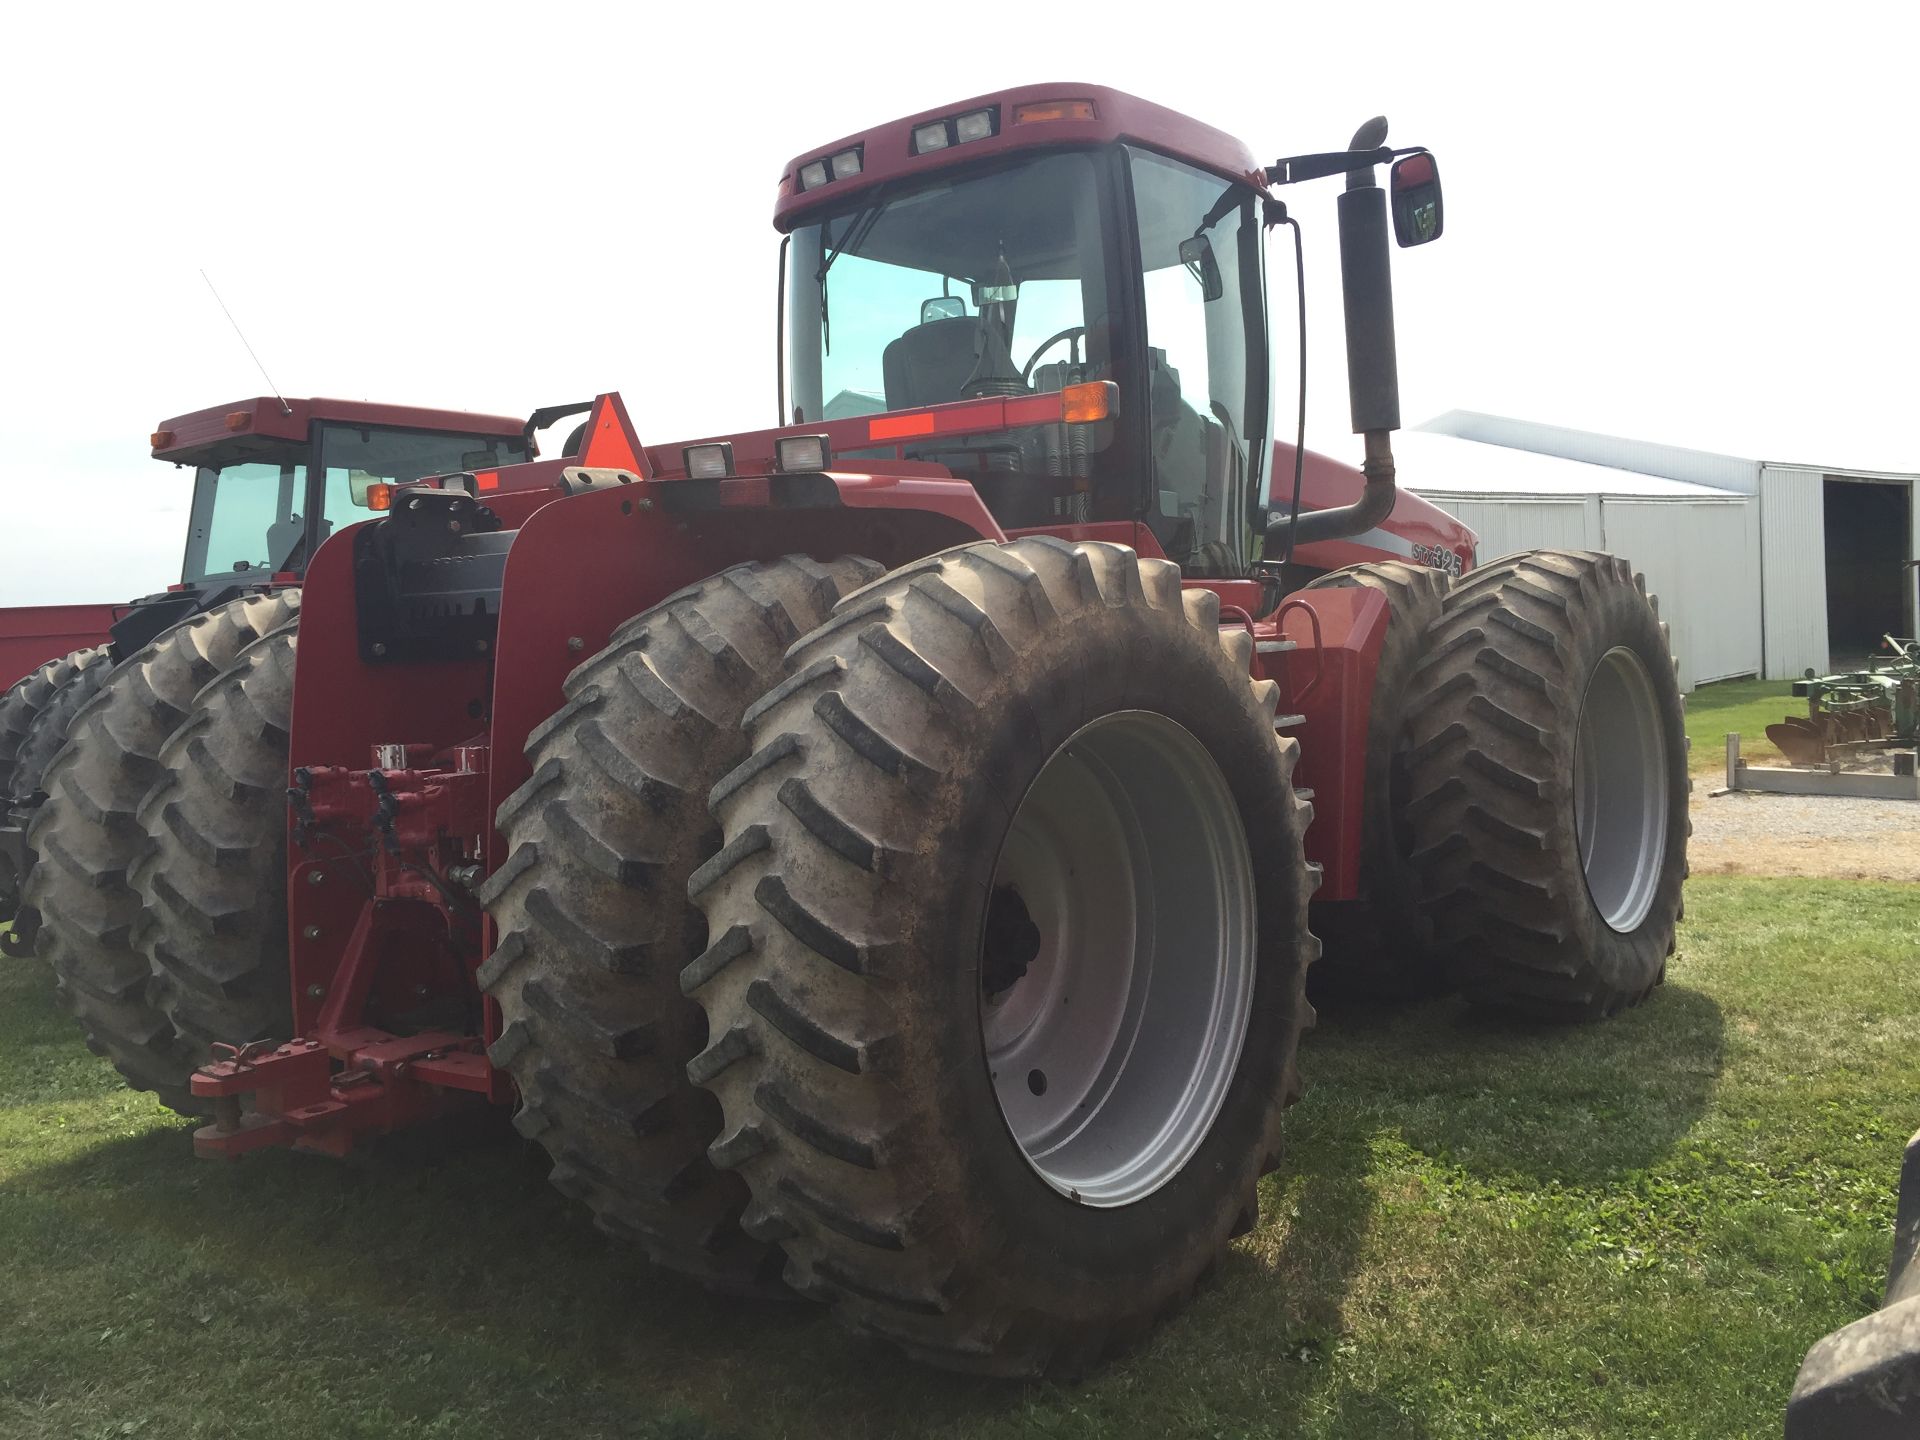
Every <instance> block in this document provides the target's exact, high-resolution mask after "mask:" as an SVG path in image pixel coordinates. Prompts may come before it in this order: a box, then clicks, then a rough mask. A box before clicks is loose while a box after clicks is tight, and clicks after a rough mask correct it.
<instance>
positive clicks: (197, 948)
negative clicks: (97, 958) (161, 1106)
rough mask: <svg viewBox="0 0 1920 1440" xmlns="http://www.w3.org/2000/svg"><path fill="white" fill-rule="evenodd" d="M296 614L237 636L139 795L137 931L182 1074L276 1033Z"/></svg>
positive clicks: (288, 1000)
mask: <svg viewBox="0 0 1920 1440" xmlns="http://www.w3.org/2000/svg"><path fill="white" fill-rule="evenodd" d="M298 628H299V622H298V621H297V620H296V621H294V622H293V623H291V624H288V625H285V626H282V627H281V628H280V629H278V630H275V631H273V632H272V633H270V634H268V635H265V636H263V637H261V638H260V639H258V640H256V641H254V642H253V643H252V644H251V645H249V646H247V647H246V648H245V649H243V650H241V651H240V652H239V654H238V655H236V656H235V657H234V659H233V663H232V664H231V665H229V666H228V667H227V668H226V669H225V670H224V671H222V672H221V673H220V675H219V676H217V677H216V678H215V679H214V680H213V681H212V682H211V683H210V684H208V685H207V686H206V687H205V688H204V689H202V690H201V692H200V694H199V695H198V696H197V697H196V698H195V700H194V702H193V709H192V711H191V712H190V713H189V714H188V716H187V718H186V720H185V721H184V722H183V723H182V724H181V725H180V727H179V728H178V729H176V730H175V731H174V732H173V734H172V735H170V736H168V737H167V741H166V744H165V745H164V746H163V747H162V748H161V751H160V776H159V779H158V780H157V781H156V782H155V784H154V785H153V788H152V789H150V790H148V792H147V796H146V799H145V800H144V801H143V802H142V803H141V805H140V810H139V818H140V823H141V825H142V827H143V828H144V829H145V830H146V833H147V841H148V844H147V848H146V853H145V854H144V855H143V856H142V857H141V858H140V859H139V860H138V861H137V862H136V863H135V864H134V867H133V873H132V880H133V888H134V889H135V890H136V891H138V892H139V895H140V901H141V907H142V908H141V917H140V920H139V922H138V924H136V926H135V927H134V944H135V947H136V948H137V949H138V950H139V952H140V953H141V954H142V955H143V956H144V957H145V958H146V962H147V966H148V968H149V969H150V971H151V972H152V975H153V980H152V983H151V994H152V997H153V1003H154V1005H155V1006H156V1008H158V1009H159V1011H160V1013H161V1014H162V1015H164V1016H165V1017H166V1019H167V1023H168V1024H169V1025H170V1026H171V1027H172V1029H173V1032H174V1035H175V1037H176V1040H177V1042H178V1048H177V1053H178V1055H179V1056H180V1060H181V1063H182V1064H183V1065H185V1066H186V1074H187V1075H191V1073H192V1069H193V1067H195V1066H198V1065H201V1064H204V1063H205V1062H206V1061H207V1060H208V1059H210V1058H212V1047H213V1046H214V1044H216V1043H224V1044H229V1045H245V1044H250V1043H252V1042H253V1041H256V1040H267V1039H274V1040H284V1039H286V1038H288V1037H289V1036H290V1034H291V1033H292V1028H293V999H292V995H291V993H290V991H289V988H288V985H289V981H288V957H287V741H288V736H289V733H290V730H291V727H292V721H293V662H294V652H295V648H296V646H297V644H298Z"/></svg>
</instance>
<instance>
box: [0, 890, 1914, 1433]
mask: <svg viewBox="0 0 1920 1440" xmlns="http://www.w3.org/2000/svg"><path fill="white" fill-rule="evenodd" d="M1689 897H1690V903H1689V907H1688V914H1689V918H1688V922H1687V924H1686V926H1685V928H1684V929H1683V931H1682V953H1681V956H1680V958H1679V959H1678V961H1677V962H1676V963H1675V964H1674V966H1673V968H1672V971H1671V975H1670V979H1669V983H1668V984H1667V985H1666V987H1665V988H1664V990H1662V991H1660V992H1658V993H1657V994H1656V996H1655V998H1654V999H1653V1000H1652V1001H1650V1002H1649V1003H1648V1004H1647V1005H1645V1006H1643V1007H1642V1008H1640V1009H1639V1010H1637V1011H1635V1012H1633V1013H1630V1014H1628V1015H1626V1016H1624V1017H1623V1018H1621V1019H1619V1020H1616V1021H1614V1022H1612V1023H1611V1024H1608V1025H1603V1026H1594V1027H1588V1028H1581V1029H1573V1030H1562V1031H1555V1032H1540V1031H1536V1030H1531V1029H1527V1028H1522V1027H1516V1026H1510V1025H1507V1024H1505V1023H1502V1022H1498V1021H1493V1020H1488V1019H1485V1018H1482V1017H1479V1016H1476V1015H1474V1014H1471V1013H1469V1012H1467V1011H1466V1010H1465V1009H1464V1008H1462V1007H1461V1006H1459V1005H1458V1004H1457V1003H1455V1002H1452V1001H1440V1002H1435V1003H1432V1004H1428V1005H1424V1006H1420V1007H1416V1008H1413V1009H1409V1010H1404V1011H1400V1012H1397V1013H1392V1014H1378V1013H1352V1014H1338V1013H1336V1014H1331V1015H1328V1016H1326V1017H1325V1018H1324V1019H1323V1022H1322V1024H1321V1026H1320V1028H1319V1029H1318V1030H1317V1031H1315V1032H1314V1033H1313V1034H1312V1035H1311V1036H1310V1037H1309V1038H1308V1042H1307V1048H1306V1054H1305V1059H1304V1067H1303V1068H1304V1069H1305V1071H1306V1075H1307V1080H1308V1085H1309V1092H1308V1098H1307V1099H1306V1100H1305V1101H1304V1102H1303V1103H1302V1104H1301V1105H1300V1106H1299V1107H1298V1108H1297V1109H1296V1110H1294V1111H1293V1118H1292V1125H1291V1137H1292V1139H1291V1152H1290V1155H1289V1159H1288V1164H1287V1167H1286V1169H1285V1171H1284V1172H1283V1173H1282V1174H1281V1175H1280V1176H1277V1177H1275V1178H1274V1179H1273V1180H1271V1181H1269V1182H1268V1185H1269V1187H1270V1188H1269V1191H1268V1193H1267V1195H1266V1196H1265V1199H1266V1202H1267V1204H1266V1213H1265V1216H1264V1218H1263V1223H1262V1225H1261V1226H1260V1228H1259V1229H1258V1230H1257V1231H1255V1232H1254V1233H1253V1234H1252V1235H1250V1236H1248V1237H1246V1238H1245V1239H1243V1240H1242V1241H1240V1242H1239V1244H1238V1245H1237V1246H1236V1248H1235V1250H1234V1252H1233V1254H1232V1257H1231V1259H1230V1260H1229V1261H1228V1263H1227V1264H1226V1265H1225V1266H1224V1267H1223V1269H1222V1271H1221V1273H1220V1274H1219V1275H1218V1277H1217V1278H1216V1280H1215V1281H1214V1282H1213V1283H1212V1284H1211V1285H1209V1286H1208V1287H1206V1288H1205V1289H1204V1290H1203V1292H1202V1294H1201V1295H1200V1297H1199V1299H1198V1300H1197V1302H1196V1304H1195V1305H1194V1306H1193V1307H1192V1309H1190V1310H1189V1311H1188V1312H1186V1314H1184V1315H1183V1316H1182V1317H1180V1318H1178V1319H1176V1320H1175V1321H1174V1322H1172V1323H1171V1324H1170V1325H1168V1326H1166V1327H1164V1328H1163V1329H1162V1330H1161V1331H1160V1332H1159V1333H1158V1335H1157V1336H1156V1337H1155V1338H1154V1339H1153V1340H1152V1341H1151V1342H1150V1343H1149V1344H1148V1345H1147V1346H1146V1348H1145V1349H1144V1350H1142V1351H1140V1352H1139V1353H1137V1354H1135V1355H1134V1356H1132V1357H1130V1358H1128V1359H1125V1360H1123V1361H1120V1362H1118V1363H1115V1364H1113V1365H1111V1366H1109V1367H1108V1368H1106V1369H1105V1370H1103V1371H1101V1372H1100V1373H1098V1374H1097V1375H1096V1376H1095V1377H1094V1378H1093V1379H1092V1380H1090V1381H1088V1382H1087V1383H1085V1384H1083V1385H1080V1386H1077V1387H1071V1388H1066V1387H1057V1386H1052V1385H1030V1386H1016V1385H1006V1384H996V1383H986V1382H974V1381H966V1380H961V1379H957V1378H953V1377H949V1376H945V1375H941V1374H937V1373H934V1372H930V1371H927V1370H923V1369H920V1368H916V1367H913V1366H910V1365H908V1364H906V1363H905V1362H903V1361H901V1360H899V1359H897V1358H895V1357H894V1356H893V1355H892V1354H891V1352H888V1351H886V1350H883V1349H879V1348H877V1347H875V1346H872V1345H870V1344H868V1343H865V1342H861V1341H856V1340H854V1339H852V1338H850V1337H848V1336H846V1335H845V1334H843V1333H842V1332H841V1331H839V1330H838V1329H837V1328H836V1327H835V1325H834V1324H833V1323H832V1322H831V1320H830V1319H828V1318H827V1317H826V1316H825V1315H824V1314H823V1313H821V1312H818V1311H816V1310H814V1309H812V1308H809V1307H806V1306H803V1305H798V1304H796V1305H792V1306H784V1307H783V1306H767V1305H759V1306H756V1305H751V1304H746V1303H740V1302H728V1301H721V1300H716V1299H711V1298H708V1297H707V1296H705V1295H703V1294H702V1293H701V1292H700V1291H699V1290H697V1289H696V1288H694V1287H693V1286H691V1285H689V1284H685V1283H681V1282H679V1281H676V1280H674V1279H672V1278H670V1277H662V1276H658V1275H652V1274H649V1273H648V1272H647V1271H646V1270H645V1269H644V1268H643V1267H642V1266H640V1265H638V1264H636V1263H635V1262H634V1260H633V1259H632V1258H631V1257H629V1256H627V1255H625V1254H623V1253H622V1252H621V1251H620V1250H618V1249H616V1248H613V1247H612V1246H611V1244H610V1243H609V1242H605V1241H603V1240H602V1239H601V1238H600V1237H599V1236H598V1235H597V1234H596V1233H595V1232H594V1231H593V1230H592V1229H591V1228H590V1227H589V1226H588V1225H587V1224H585V1223H584V1222H583V1221H582V1219H581V1218H580V1216H579V1214H578V1213H577V1212H576V1211H575V1210H574V1209H573V1208H572V1207H571V1206H570V1205H569V1204H568V1203H567V1202H565V1201H564V1200H563V1199H562V1198H561V1197H560V1196H559V1195H558V1194H556V1193H554V1192H552V1191H551V1190H550V1189H549V1188H548V1186H547V1185H546V1184H545V1181H544V1178H543V1176H544V1167H543V1166H542V1164H541V1163H540V1162H539V1160H538V1158H537V1157H536V1156H535V1154H534V1153H533V1151H532V1148H531V1147H529V1146H524V1145H521V1144H519V1143H518V1142H516V1141H513V1140H512V1139H511V1137H510V1135H509V1136H508V1137H507V1138H505V1139H491V1140H484V1141H470V1142H468V1143H466V1144H464V1145H453V1146H448V1145H439V1146H436V1145H435V1144H434V1142H432V1141H431V1140H427V1139H422V1138H420V1137H412V1138H409V1139H406V1140H401V1141H396V1142H392V1148H391V1152H390V1153H388V1154H386V1155H384V1156H381V1157H379V1158H378V1159H377V1161H375V1160H369V1161H367V1162H363V1163H350V1164H338V1163H333V1162H329V1161H325V1160H320V1159H315V1158H310V1157H302V1156H294V1155H289V1154H267V1155H263V1156H258V1157H254V1158H252V1159H250V1160H247V1161H245V1162H242V1163H240V1164H237V1165H230V1166H217V1165H214V1164H211V1163H208V1162H204V1161H196V1160H194V1159H193V1158H192V1155H191V1153H190V1146H189V1143H188V1136H187V1130H186V1128H185V1126H184V1124H183V1123H182V1122H178V1121H176V1120H173V1119H171V1118H169V1117H168V1116H167V1115H166V1114H165V1113H163V1112H162V1111H161V1110H160V1109H159V1108H158V1107H157V1106H156V1105H155V1104H154V1103H153V1102H152V1101H151V1100H149V1099H148V1098H146V1097H143V1096H135V1095H133V1094H131V1093H129V1092H127V1091H125V1090H123V1089H121V1088H120V1086H119V1085H118V1083H117V1082H116V1080H115V1078H114V1076H113V1075H112V1074H111V1073H110V1072H109V1071H108V1069H107V1068H106V1066H105V1065H104V1064H102V1063H101V1062H99V1061H97V1060H95V1059H93V1058H92V1057H90V1056H89V1055H88V1054H87V1053H86V1052H85V1050H84V1049H82V1047H81V1046H80V1044H79V1043H78V1040H77V1039H76V1037H75V1036H74V1035H72V1034H71V1033H70V1032H69V1029H68V1025H67V1022H66V1021H65V1019H64V1017H62V1016H60V1015H59V1014H58V1013H57V1012H56V1011H55V1009H54V1006H53V1002H52V996H51V987H50V985H49V983H48V981H47V980H46V978H45V976H44V975H43V974H42V973H41V971H40V970H39V969H38V968H37V967H34V966H29V965H25V964H8V965H5V966H4V969H0V1256H4V1257H5V1259H4V1261H3V1262H0V1263H3V1264H4V1272H3V1273H0V1434H4V1435H6V1436H8V1437H10V1440H12V1437H18V1440H29V1437H42V1436H45V1437H52V1436H61V1437H69V1436H82V1437H95V1436H98V1437H105V1436H116V1437H117V1436H126V1435H135V1436H150V1437H169V1440H171V1437H176V1436H180V1437H189V1436H206V1437H213V1436H219V1437H227V1436H266V1435H274V1436H284V1435H285V1434H286V1433H288V1432H289V1430H291V1429H293V1428H296V1427H297V1428H298V1429H300V1430H301V1431H303V1432H304V1433H305V1434H308V1435H324V1436H327V1437H358V1436H367V1437H372V1436H380V1437H390V1436H404V1437H424V1436H448V1437H454V1436H458V1437H462V1440H469V1437H489V1436H496V1435H499V1436H515V1437H519V1436H542V1435H561V1434H569V1435H577V1436H581V1437H591V1436H632V1437H643V1440H669V1437H672V1440H694V1437H706V1436H733V1435H739V1436H809V1435H831V1436H834V1437H836V1440H838V1437H863V1436H894V1435H920V1434H925V1435H935V1436H946V1437H1013V1436H1026V1435H1043V1436H1089V1437H1092V1436H1129V1435H1141V1436H1153V1437H1156V1440H1159V1437H1173V1436H1207V1437H1225V1436H1243V1435H1249V1436H1250V1435H1269V1434H1273V1435H1288V1436H1293V1435H1300V1436H1320V1437H1342V1440H1346V1437H1372V1436H1386V1437H1398V1436H1405V1437H1427V1436H1431V1437H1455V1436H1461V1437H1467V1436H1500V1437H1509V1436H1529V1437H1530V1436H1591V1437H1609V1440H1612V1437H1625V1436H1632V1437H1642V1436H1672V1437H1686V1440H1699V1437H1715V1436H1748V1435H1754V1436H1772V1435H1777V1434H1778V1433H1779V1425H1780V1414H1781V1409H1782V1406H1783V1405H1784V1403H1785V1400H1786V1395H1787V1391H1788V1389H1789V1387H1790V1386H1791V1384H1792V1380H1793V1375H1794V1372H1795V1370H1796V1368H1797V1367H1798V1364H1799V1361H1800V1357H1801V1355H1802V1353H1803V1352H1804V1351H1805V1350H1806V1348H1807V1346H1808V1345H1809V1344H1810V1343H1811V1342H1812V1341H1813V1340H1814V1339H1816V1338H1817V1337H1819V1336H1820V1335H1822V1334H1824V1333H1825V1332H1826V1331H1828V1330H1830V1329H1832V1328H1833V1327H1835V1326H1837V1325H1839V1324H1842V1323H1844V1322H1846V1321H1849V1320H1852V1319H1855V1318H1857V1317H1858V1316H1859V1315H1861V1314H1862V1313H1864V1312H1865V1311H1866V1310H1868V1309H1870V1308H1872V1306H1873V1305H1875V1304H1876V1303H1877V1301H1878V1296H1879V1288H1880V1284H1881V1281H1882V1278H1883V1274H1884V1268H1885V1265H1886V1262H1887V1254H1888V1247H1889V1231H1890V1226H1891V1221H1892V1215H1893V1186H1894V1182H1895V1176H1896V1168H1897V1163H1898V1160H1899V1154H1900V1146H1901V1144H1902V1142H1903V1141H1904V1140H1905V1139H1906V1137H1907V1135H1908V1133H1909V1132H1910V1131H1912V1129H1913V1128H1914V1126H1915V1124H1916V1123H1917V1122H1920V1046H1916V1044H1915V1037H1916V1035H1920V906H1916V905H1915V904H1914V900H1913V895H1912V892H1911V890H1910V889H1909V888H1906V887H1900V886H1892V885H1872V884H1860V883H1844V882H1825V881H1805V880H1774V879H1765V880H1740V879H1706V880H1696V881H1695V882H1693V884H1692V886H1691V888H1690V891H1689Z"/></svg>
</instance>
